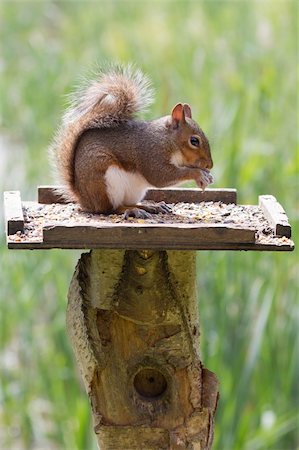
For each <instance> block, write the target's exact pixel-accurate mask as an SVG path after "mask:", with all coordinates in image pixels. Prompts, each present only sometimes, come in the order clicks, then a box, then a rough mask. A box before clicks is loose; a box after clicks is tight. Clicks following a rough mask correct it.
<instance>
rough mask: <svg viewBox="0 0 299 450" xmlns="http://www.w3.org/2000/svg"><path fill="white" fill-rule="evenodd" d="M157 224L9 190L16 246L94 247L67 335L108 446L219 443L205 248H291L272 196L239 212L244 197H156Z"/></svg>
mask: <svg viewBox="0 0 299 450" xmlns="http://www.w3.org/2000/svg"><path fill="white" fill-rule="evenodd" d="M160 201H163V202H165V203H167V204H168V205H169V206H170V209H171V212H170V213H167V214H157V215H153V216H152V219H134V218H130V219H128V220H124V218H123V216H122V215H116V214H111V215H106V216H105V215H101V214H89V213H86V212H82V211H81V210H80V207H79V206H78V205H76V204H73V203H65V202H64V201H63V198H62V197H60V195H59V189H57V186H56V187H55V186H41V187H39V188H38V200H37V201H31V202H27V201H22V200H21V196H20V192H19V191H10V192H5V194H4V208H5V216H6V233H7V245H8V248H9V249H15V250H17V249H36V250H37V249H51V248H61V249H89V250H90V251H89V252H88V253H83V254H82V256H81V258H80V259H79V261H78V264H77V267H76V269H75V273H74V275H73V278H72V281H71V284H70V287H69V294H68V306H67V329H68V334H69V336H70V340H71V343H72V346H73V349H74V353H75V356H76V360H77V363H78V365H79V367H80V372H81V375H82V378H83V380H84V384H85V388H86V391H87V393H88V396H89V399H90V403H91V409H92V416H93V423H94V431H95V433H96V437H97V441H98V444H99V447H100V448H101V450H118V449H119V450H120V449H121V450H134V449H136V450H140V449H146V450H152V449H194V450H208V449H210V448H211V446H212V440H213V428H214V415H215V411H216V408H217V401H218V396H219V386H218V380H217V377H216V375H215V374H214V373H212V372H211V371H209V370H208V369H207V368H205V367H204V365H203V363H202V361H201V357H200V345H199V344H200V342H199V335H200V328H199V314H198V296H197V288H196V264H195V254H196V250H246V251H249V250H252V251H291V250H293V248H294V244H293V242H292V241H291V239H290V238H291V227H290V225H289V223H288V219H287V216H286V214H285V212H284V210H283V208H282V206H281V205H280V204H279V203H278V202H277V200H276V199H275V198H274V197H273V196H271V195H262V196H260V197H259V201H258V205H238V204H237V193H236V190H235V189H207V190H206V191H205V192H202V191H201V190H199V189H187V188H169V189H150V190H149V191H148V192H147V195H146V198H145V202H160Z"/></svg>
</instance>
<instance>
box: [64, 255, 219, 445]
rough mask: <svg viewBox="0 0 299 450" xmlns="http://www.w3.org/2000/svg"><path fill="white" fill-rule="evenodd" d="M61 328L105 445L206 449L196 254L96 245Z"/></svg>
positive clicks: (81, 265) (208, 386)
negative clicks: (66, 338)
mask: <svg viewBox="0 0 299 450" xmlns="http://www.w3.org/2000/svg"><path fill="white" fill-rule="evenodd" d="M67 328H68V332H69V335H70V338H71V341H72V345H73V348H74V351H75V355H76V359H77V361H78V364H79V367H80V371H81V374H82V377H83V380H84V384H85V387H86V390H87V393H88V395H89V398H90V402H91V407H92V415H93V420H94V430H95V433H96V436H97V441H98V444H99V447H100V448H101V450H118V449H119V450H134V449H136V450H139V449H146V450H152V449H159V450H161V449H194V450H195V449H196V450H208V449H210V448H211V445H212V440H213V427H214V414H215V410H216V407H217V399H218V381H217V378H216V376H215V375H214V374H213V373H212V372H210V371H209V370H208V369H206V368H204V367H203V365H202V362H201V360H200V353H199V334H200V333H199V315H198V308H197V289H196V267H195V252H193V251H154V250H127V251H125V250H92V251H91V252H90V253H86V254H83V255H82V256H81V259H80V260H79V262H78V265H77V267H76V270H75V273H74V276H73V279H72V282H71V285H70V290H69V303H68V309H67Z"/></svg>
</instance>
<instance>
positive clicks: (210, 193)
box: [37, 186, 237, 204]
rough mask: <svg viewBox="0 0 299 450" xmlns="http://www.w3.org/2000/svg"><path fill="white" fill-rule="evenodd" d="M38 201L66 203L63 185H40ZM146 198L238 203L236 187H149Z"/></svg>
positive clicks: (165, 200) (159, 200)
mask: <svg viewBox="0 0 299 450" xmlns="http://www.w3.org/2000/svg"><path fill="white" fill-rule="evenodd" d="M37 192H38V202H39V203H44V204H51V203H65V200H64V199H63V197H62V196H61V194H60V192H61V187H59V186H39V187H38V191H37ZM145 200H153V201H156V202H161V201H164V202H166V203H178V202H188V203H200V202H219V201H222V202H223V203H237V191H236V189H206V190H205V191H202V190H201V189H191V188H166V189H149V190H148V191H147V194H146V197H145Z"/></svg>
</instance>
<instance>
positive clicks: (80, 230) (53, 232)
mask: <svg viewBox="0 0 299 450" xmlns="http://www.w3.org/2000/svg"><path fill="white" fill-rule="evenodd" d="M43 242H44V243H45V244H50V243H52V244H55V245H59V244H60V243H64V244H65V243H68V244H70V245H76V244H80V245H82V247H89V246H91V245H97V246H98V247H102V248H132V249H135V248H136V249H137V248H161V249H162V248H167V249H176V248H188V249H196V248H197V247H198V245H199V243H206V244H208V243H210V244H215V243H253V242H255V231H254V230H252V229H244V228H234V227H231V226H225V225H218V224H217V225H215V224H210V225H194V224H159V225H156V224H135V223H134V224H121V225H120V224H101V226H90V225H73V226H65V225H59V224H58V225H55V226H45V227H44V228H43Z"/></svg>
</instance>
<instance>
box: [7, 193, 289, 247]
mask: <svg viewBox="0 0 299 450" xmlns="http://www.w3.org/2000/svg"><path fill="white" fill-rule="evenodd" d="M57 192H58V191H57V187H54V186H41V187H39V188H38V201H37V202H24V201H22V200H21V195H20V192H19V191H9V192H5V193H4V209H5V218H6V234H7V246H8V248H10V249H51V248H65V249H91V248H107V249H108V248H109V249H113V248H124V249H142V248H144V249H166V250H171V249H172V250H259V251H261V250H268V251H269V250H271V251H291V250H293V249H294V243H293V242H292V241H291V239H290V237H291V227H290V225H289V223H288V219H287V216H286V214H285V212H284V210H283V208H282V206H281V205H280V204H279V203H278V202H277V200H276V199H275V198H274V197H273V196H270V195H267V196H260V197H259V205H253V206H250V205H244V206H238V205H237V192H236V190H235V189H207V190H206V191H205V192H202V191H201V190H200V189H186V188H171V189H150V190H149V191H148V193H147V196H146V200H147V201H155V202H159V201H164V202H166V203H167V204H170V205H171V207H172V208H173V210H175V215H174V214H172V215H168V214H165V215H163V217H161V216H162V215H158V216H156V215H155V217H154V220H153V221H151V220H148V219H146V220H136V219H135V220H124V219H123V218H122V217H121V216H115V215H111V216H103V215H94V214H86V213H83V212H81V211H80V210H79V209H78V207H77V206H76V205H75V206H74V205H73V204H66V203H64V201H63V199H62V198H61V197H60V196H59V194H58V193H57ZM202 202H205V203H202ZM198 204H200V208H199V211H200V212H199V213H198V214H197V215H196V208H197V206H196V205H198ZM180 205H181V206H180ZM188 205H190V206H188ZM225 205H229V206H225ZM180 208H181V209H180ZM188 208H189V209H190V215H189V216H188V214H189V212H188V211H189V209H188ZM213 210H217V212H218V213H217V214H218V216H217V215H216V218H215V220H214V219H213ZM251 210H252V211H251ZM194 211H195V212H194ZM219 211H220V216H219ZM242 211H243V213H242ZM180 212H182V215H181V216H180ZM245 213H246V214H247V216H246V217H245ZM192 214H193V215H192ZM242 214H244V217H242ZM257 215H258V216H259V221H258V223H255V222H256V221H251V218H254V217H255V216H257ZM228 216H231V217H232V218H234V220H228ZM180 217H181V218H182V220H181V221H180ZM219 217H220V219H219ZM171 218H173V219H174V222H173V223H172V221H171V220H172V219H171ZM248 218H249V219H248ZM213 220H214V221H213ZM246 220H247V223H246Z"/></svg>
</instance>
